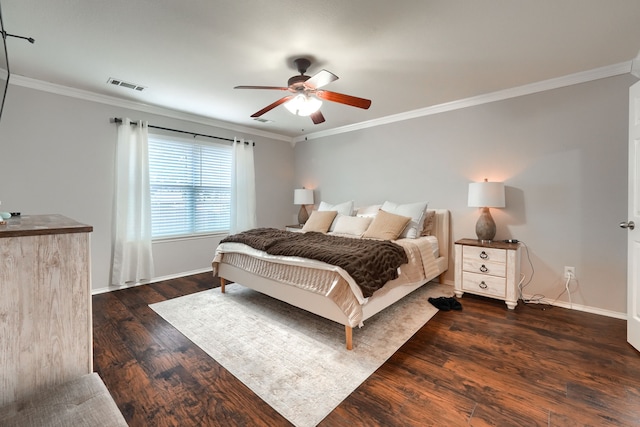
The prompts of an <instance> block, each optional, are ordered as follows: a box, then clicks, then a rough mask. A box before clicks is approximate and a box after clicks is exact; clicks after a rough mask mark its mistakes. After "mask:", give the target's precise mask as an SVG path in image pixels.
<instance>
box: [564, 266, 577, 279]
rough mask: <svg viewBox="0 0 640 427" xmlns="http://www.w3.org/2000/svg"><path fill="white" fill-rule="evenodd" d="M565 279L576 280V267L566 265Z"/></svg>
mask: <svg viewBox="0 0 640 427" xmlns="http://www.w3.org/2000/svg"><path fill="white" fill-rule="evenodd" d="M564 278H565V279H570V278H573V279H575V278H576V268H575V267H567V266H566V265H565V266H564Z"/></svg>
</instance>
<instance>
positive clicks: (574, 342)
mask: <svg viewBox="0 0 640 427" xmlns="http://www.w3.org/2000/svg"><path fill="white" fill-rule="evenodd" d="M217 284H218V281H217V280H215V279H214V278H213V277H211V273H204V274H198V275H194V276H189V277H184V278H181V279H175V280H169V281H165V282H160V283H155V284H152V285H144V286H139V287H135V288H130V289H125V290H120V291H116V292H111V293H107V294H101V295H96V296H94V297H93V313H94V314H93V321H94V323H93V328H94V361H95V370H96V371H97V372H98V373H99V374H100V376H101V377H102V378H103V380H104V382H105V384H106V385H107V387H108V389H109V391H110V392H111V394H112V395H113V398H114V399H115V401H116V403H117V404H118V407H119V408H120V410H121V411H122V413H123V414H124V416H125V418H126V420H127V422H128V423H129V425H130V426H287V425H290V424H289V423H288V422H287V421H286V420H285V419H284V418H282V417H281V416H280V415H279V414H278V413H277V412H276V411H274V410H273V409H272V408H271V407H270V406H268V405H267V404H266V403H264V402H263V401H262V400H260V398H258V397H257V396H256V395H255V394H254V393H253V392H252V391H251V390H250V389H248V388H247V387H246V386H245V385H244V384H242V383H241V382H240V381H238V380H237V379H236V378H235V377H233V376H232V375H231V374H230V373H229V372H227V371H226V370H225V369H224V368H223V367H222V366H220V365H219V364H218V363H217V362H216V361H215V360H212V359H211V358H210V357H209V356H207V354H206V353H204V352H203V351H202V350H200V348H198V347H196V346H195V345H193V344H192V343H191V342H190V341H189V340H188V339H186V338H185V337H184V336H183V335H182V334H180V333H179V332H177V331H176V330H175V329H174V328H173V327H171V326H170V325H169V324H168V323H166V322H165V321H164V320H163V319H162V318H160V317H159V316H158V315H156V314H155V312H153V311H152V310H151V309H150V308H149V307H148V304H150V303H154V302H158V301H163V300H166V299H170V298H175V297H178V296H181V295H186V294H189V293H193V292H199V291H203V290H206V289H209V288H212V287H215V286H217ZM460 301H461V303H462V305H463V310H462V311H461V312H457V311H451V312H442V311H440V312H438V313H437V314H436V315H435V316H434V318H433V319H431V320H430V321H429V322H428V323H427V324H426V325H425V326H424V327H423V328H422V329H420V331H418V332H417V333H416V334H415V335H414V336H413V338H411V340H409V341H408V342H407V343H406V344H405V345H404V346H403V347H402V348H401V349H400V350H399V351H398V352H396V354H394V355H393V356H392V357H391V358H390V359H389V360H388V361H387V362H386V363H385V364H384V365H383V366H382V367H381V368H380V369H378V370H377V371H376V372H375V373H374V374H373V375H372V376H371V377H370V378H369V379H367V380H366V381H365V382H364V383H363V384H362V385H361V386H360V387H358V389H356V390H355V391H354V392H353V393H352V394H351V395H350V396H349V397H348V398H347V399H345V400H344V401H343V402H342V403H341V404H340V405H339V406H338V407H337V408H336V409H335V410H334V411H333V412H332V413H331V414H329V416H327V418H325V419H324V420H323V421H322V423H321V424H320V425H321V426H425V425H438V426H462V425H472V426H486V425H494V426H547V425H549V426H588V425H591V426H607V425H612V426H637V425H640V353H638V352H636V351H635V350H634V349H633V348H632V347H631V346H630V345H628V344H627V342H626V322H625V321H623V320H619V319H612V318H608V317H603V316H597V315H593V314H588V313H583V312H578V311H572V310H567V309H562V308H558V307H547V308H545V309H544V310H543V309H542V308H543V307H542V306H539V305H538V306H536V305H533V306H523V305H522V303H520V304H518V307H517V308H516V310H515V311H510V310H507V309H506V306H505V305H504V303H502V302H501V301H495V300H491V299H485V298H481V297H476V296H473V295H465V296H464V297H463V298H462V299H461V300H460ZM365 327H366V325H365ZM336 339H342V337H336ZM357 340H358V334H357V330H354V342H355V343H356V344H357Z"/></svg>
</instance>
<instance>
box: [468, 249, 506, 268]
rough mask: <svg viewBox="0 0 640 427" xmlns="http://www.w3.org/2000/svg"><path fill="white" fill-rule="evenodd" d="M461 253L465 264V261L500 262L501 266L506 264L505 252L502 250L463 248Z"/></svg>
mask: <svg viewBox="0 0 640 427" xmlns="http://www.w3.org/2000/svg"><path fill="white" fill-rule="evenodd" d="M462 253H463V255H462V257H463V258H464V260H465V262H466V261H467V260H478V261H491V262H501V263H503V264H504V263H506V262H507V251H505V250H504V249H494V248H485V247H482V246H464V248H463V252H462Z"/></svg>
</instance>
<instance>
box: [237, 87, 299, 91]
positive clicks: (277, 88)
mask: <svg viewBox="0 0 640 427" xmlns="http://www.w3.org/2000/svg"><path fill="white" fill-rule="evenodd" d="M234 89H272V90H289V88H288V87H279V86H236V87H234Z"/></svg>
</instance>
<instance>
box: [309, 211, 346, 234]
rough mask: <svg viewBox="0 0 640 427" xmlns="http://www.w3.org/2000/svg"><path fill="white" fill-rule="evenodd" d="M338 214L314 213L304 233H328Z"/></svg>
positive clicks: (333, 212)
mask: <svg viewBox="0 0 640 427" xmlns="http://www.w3.org/2000/svg"><path fill="white" fill-rule="evenodd" d="M337 214H338V212H336V211H313V212H311V216H310V217H309V219H308V220H307V222H306V223H305V224H304V227H302V231H318V232H320V233H326V232H327V230H328V229H329V227H330V226H331V223H332V222H333V219H334V218H335V217H336V215H337Z"/></svg>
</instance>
